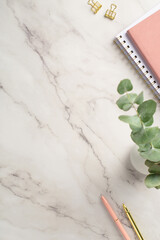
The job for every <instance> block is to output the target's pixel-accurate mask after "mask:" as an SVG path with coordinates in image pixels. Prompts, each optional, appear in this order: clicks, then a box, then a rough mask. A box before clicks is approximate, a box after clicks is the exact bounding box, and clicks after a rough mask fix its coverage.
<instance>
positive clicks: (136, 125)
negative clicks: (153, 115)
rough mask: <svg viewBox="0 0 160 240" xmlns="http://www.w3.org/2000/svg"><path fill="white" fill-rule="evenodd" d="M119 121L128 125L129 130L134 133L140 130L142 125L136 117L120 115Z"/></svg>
mask: <svg viewBox="0 0 160 240" xmlns="http://www.w3.org/2000/svg"><path fill="white" fill-rule="evenodd" d="M119 119H120V120H121V121H123V122H126V123H129V125H130V128H131V129H132V130H133V131H134V132H136V131H139V130H140V129H141V128H142V123H141V121H140V118H139V117H138V116H137V115H135V116H127V115H121V116H119Z"/></svg>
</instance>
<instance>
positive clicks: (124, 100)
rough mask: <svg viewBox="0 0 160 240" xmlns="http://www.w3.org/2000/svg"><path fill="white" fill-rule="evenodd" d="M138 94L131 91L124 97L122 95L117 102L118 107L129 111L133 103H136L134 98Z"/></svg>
mask: <svg viewBox="0 0 160 240" xmlns="http://www.w3.org/2000/svg"><path fill="white" fill-rule="evenodd" d="M136 96H137V94H135V93H130V94H126V95H124V96H122V97H120V98H119V99H118V100H117V102H116V104H117V105H118V107H119V108H120V109H122V110H124V111H128V110H129V109H130V108H131V107H132V104H133V103H134V100H135V98H136Z"/></svg>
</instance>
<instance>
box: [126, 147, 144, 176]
mask: <svg viewBox="0 0 160 240" xmlns="http://www.w3.org/2000/svg"><path fill="white" fill-rule="evenodd" d="M145 160H146V159H144V158H142V157H141V156H140V154H139V152H138V147H137V146H136V145H134V146H133V148H132V149H131V152H130V161H131V164H132V166H133V167H134V169H135V170H137V171H138V172H140V173H141V174H144V175H147V174H148V168H147V166H146V165H145Z"/></svg>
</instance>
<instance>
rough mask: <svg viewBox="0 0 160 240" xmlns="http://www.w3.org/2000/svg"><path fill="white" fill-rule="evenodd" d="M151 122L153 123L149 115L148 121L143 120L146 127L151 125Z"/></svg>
mask: <svg viewBox="0 0 160 240" xmlns="http://www.w3.org/2000/svg"><path fill="white" fill-rule="evenodd" d="M152 124H153V117H151V118H150V119H149V121H148V122H145V123H144V125H145V126H146V127H149V126H151V125H152Z"/></svg>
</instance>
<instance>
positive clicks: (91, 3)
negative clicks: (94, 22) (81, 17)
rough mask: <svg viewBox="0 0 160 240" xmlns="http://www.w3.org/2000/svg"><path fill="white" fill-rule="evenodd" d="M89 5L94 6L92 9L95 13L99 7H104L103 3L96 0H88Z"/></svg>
mask: <svg viewBox="0 0 160 240" xmlns="http://www.w3.org/2000/svg"><path fill="white" fill-rule="evenodd" d="M88 5H91V6H92V8H91V10H92V12H93V13H97V12H98V11H99V9H100V8H101V7H102V5H101V4H100V3H99V2H98V1H97V2H94V0H88Z"/></svg>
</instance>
